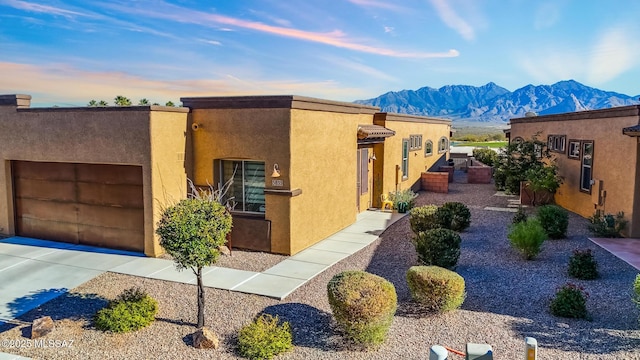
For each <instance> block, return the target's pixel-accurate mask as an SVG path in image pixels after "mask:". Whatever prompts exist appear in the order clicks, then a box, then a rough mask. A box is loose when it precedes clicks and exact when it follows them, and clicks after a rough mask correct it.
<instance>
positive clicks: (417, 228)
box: [409, 205, 440, 234]
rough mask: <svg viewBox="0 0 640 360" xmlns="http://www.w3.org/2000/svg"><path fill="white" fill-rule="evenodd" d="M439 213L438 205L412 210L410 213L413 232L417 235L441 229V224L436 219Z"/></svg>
mask: <svg viewBox="0 0 640 360" xmlns="http://www.w3.org/2000/svg"><path fill="white" fill-rule="evenodd" d="M437 211H438V206H436V205H424V206H419V207H416V208H413V209H411V211H410V212H409V224H410V225H411V230H413V232H414V233H415V234H417V233H419V232H421V231H427V230H431V229H437V228H439V227H440V224H439V223H438V218H437V217H436V212H437Z"/></svg>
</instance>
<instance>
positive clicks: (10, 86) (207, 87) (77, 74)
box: [0, 62, 363, 106]
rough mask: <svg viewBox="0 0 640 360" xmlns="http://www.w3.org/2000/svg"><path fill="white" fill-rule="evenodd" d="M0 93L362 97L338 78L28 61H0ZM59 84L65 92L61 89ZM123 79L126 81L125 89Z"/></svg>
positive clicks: (38, 97) (78, 99) (39, 97)
mask: <svg viewBox="0 0 640 360" xmlns="http://www.w3.org/2000/svg"><path fill="white" fill-rule="evenodd" d="M0 73H2V74H4V75H3V78H2V82H1V83H0V93H2V94H8V93H26V94H30V95H33V96H34V98H33V102H34V103H36V104H37V103H40V104H42V103H46V104H55V103H58V104H70V103H72V104H75V105H76V106H84V105H86V104H87V103H88V102H89V100H91V99H96V100H106V101H108V102H110V103H111V102H113V98H114V97H115V96H116V95H123V96H126V97H128V98H130V99H132V100H133V101H134V102H136V101H137V100H138V99H141V98H147V99H150V100H152V102H160V103H164V102H166V101H167V100H172V101H177V100H178V99H179V98H180V97H185V96H228V95H269V94H271V95H282V94H292V93H295V94H302V95H306V96H317V97H324V98H330V99H331V98H347V97H354V96H362V95H363V92H362V90H361V89H357V88H351V87H347V86H344V84H340V83H339V82H336V81H331V80H326V81H297V80H291V81H287V80H277V81H274V80H262V79H241V78H239V77H236V76H233V75H230V74H227V75H226V76H222V77H220V78H217V79H179V80H166V79H162V80H153V79H148V78H142V77H138V76H134V75H131V74H128V73H124V72H98V71H85V70H80V69H77V68H74V67H71V66H68V65H63V64H52V65H43V66H42V65H32V64H20V63H12V62H0ZM60 84H64V87H65V91H64V93H63V94H61V92H60ZM123 84H127V86H126V90H123Z"/></svg>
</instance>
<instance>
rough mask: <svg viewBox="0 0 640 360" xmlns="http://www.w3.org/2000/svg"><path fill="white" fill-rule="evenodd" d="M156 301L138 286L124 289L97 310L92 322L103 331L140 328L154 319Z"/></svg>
mask: <svg viewBox="0 0 640 360" xmlns="http://www.w3.org/2000/svg"><path fill="white" fill-rule="evenodd" d="M157 312H158V302H157V301H156V300H155V299H153V298H152V297H151V296H149V295H148V294H147V293H146V292H144V291H143V290H141V289H139V288H131V289H128V290H125V291H124V292H123V293H122V294H120V295H119V296H118V297H117V298H116V299H115V300H112V301H110V302H109V304H108V305H107V306H106V307H105V308H103V309H101V310H99V311H98V312H97V313H96V315H95V317H94V323H95V326H96V328H98V329H99V330H103V331H111V332H115V333H124V332H130V331H135V330H138V329H142V328H143V327H145V326H148V325H150V324H151V323H152V322H153V321H154V320H155V315H156V313H157Z"/></svg>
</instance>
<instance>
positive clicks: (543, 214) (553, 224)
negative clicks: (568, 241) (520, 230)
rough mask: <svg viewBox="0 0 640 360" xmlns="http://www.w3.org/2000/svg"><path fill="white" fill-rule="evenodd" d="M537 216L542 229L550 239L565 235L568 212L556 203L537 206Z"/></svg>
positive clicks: (567, 224)
mask: <svg viewBox="0 0 640 360" xmlns="http://www.w3.org/2000/svg"><path fill="white" fill-rule="evenodd" d="M536 215H537V218H538V220H539V221H540V225H542V228H543V229H544V231H545V232H546V233H547V235H549V237H550V238H551V239H563V238H566V237H567V227H568V226H569V213H568V212H567V210H565V209H563V208H561V207H560V206H557V205H545V206H541V207H540V208H538V212H537V214H536Z"/></svg>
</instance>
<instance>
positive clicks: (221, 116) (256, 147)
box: [191, 108, 293, 254]
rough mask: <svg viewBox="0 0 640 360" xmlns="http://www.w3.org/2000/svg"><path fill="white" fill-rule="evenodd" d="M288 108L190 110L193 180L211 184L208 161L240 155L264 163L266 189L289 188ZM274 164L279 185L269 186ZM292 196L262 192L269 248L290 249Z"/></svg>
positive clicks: (196, 182)
mask: <svg viewBox="0 0 640 360" xmlns="http://www.w3.org/2000/svg"><path fill="white" fill-rule="evenodd" d="M289 119H290V109H264V108H262V109H193V110H192V115H191V122H192V123H196V124H198V126H199V129H198V130H197V131H193V132H192V144H193V158H194V160H193V181H194V183H195V184H197V185H203V186H206V185H207V184H211V185H217V184H214V178H213V174H214V169H213V161H214V160H216V159H244V160H256V161H264V162H265V174H266V179H265V183H266V184H265V185H266V188H267V189H293V187H292V186H293V185H292V180H291V178H290V172H289V168H290V163H291V160H290V150H289V149H290V144H289V143H290V141H289V139H290V125H289ZM275 163H277V164H278V165H279V168H280V171H281V176H280V177H279V178H278V180H282V181H283V183H284V185H283V186H282V187H273V186H271V180H272V178H271V177H270V175H271V173H272V171H273V165H274V164H275ZM291 199H292V198H291V197H288V196H279V195H269V194H267V195H266V196H265V201H266V204H265V219H266V220H270V221H271V224H272V225H271V251H272V252H277V253H284V254H288V253H289V250H290V248H289V239H290V237H291V229H290V225H289V224H290V220H289V218H290V212H291V209H290V201H291Z"/></svg>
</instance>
